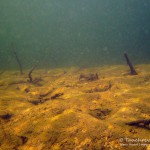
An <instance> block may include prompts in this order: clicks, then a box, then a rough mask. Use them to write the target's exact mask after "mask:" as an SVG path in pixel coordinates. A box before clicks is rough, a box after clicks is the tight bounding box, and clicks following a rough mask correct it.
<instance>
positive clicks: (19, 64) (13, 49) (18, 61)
mask: <svg viewBox="0 0 150 150" xmlns="http://www.w3.org/2000/svg"><path fill="white" fill-rule="evenodd" d="M12 51H13V54H14V56H15V58H16V61H17V63H18V66H19V70H20V74H21V75H22V74H23V71H22V65H21V62H20V59H19V57H18V55H17V53H16V50H15V46H14V44H12Z"/></svg>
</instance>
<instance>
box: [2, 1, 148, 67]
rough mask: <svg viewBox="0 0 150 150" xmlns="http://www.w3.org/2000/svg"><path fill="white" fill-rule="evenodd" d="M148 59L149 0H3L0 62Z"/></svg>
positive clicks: (80, 62) (49, 63) (56, 64)
mask: <svg viewBox="0 0 150 150" xmlns="http://www.w3.org/2000/svg"><path fill="white" fill-rule="evenodd" d="M12 44H13V45H14V46H15V51H16V53H17V54H18V56H19V58H20V60H21V62H22V64H23V67H24V68H29V67H31V66H32V65H33V64H34V63H35V62H36V61H40V67H42V68H45V67H64V66H65V67H66V66H94V65H110V64H125V60H124V58H123V53H124V51H126V52H127V53H128V55H129V56H130V58H131V59H132V60H133V62H134V63H135V64H145V63H150V1H149V0H42V1H41V0H13V1H10V0H1V1H0V67H1V68H3V69H11V68H17V63H16V60H15V57H14V54H13V51H12Z"/></svg>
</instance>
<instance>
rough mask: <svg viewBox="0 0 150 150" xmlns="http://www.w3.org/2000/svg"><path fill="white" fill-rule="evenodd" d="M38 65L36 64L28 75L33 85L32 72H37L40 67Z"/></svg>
mask: <svg viewBox="0 0 150 150" xmlns="http://www.w3.org/2000/svg"><path fill="white" fill-rule="evenodd" d="M38 64H39V63H36V64H35V65H34V66H33V67H32V69H31V70H30V71H29V73H28V77H29V82H31V83H33V78H32V72H33V71H34V70H35V68H36V67H37V66H38Z"/></svg>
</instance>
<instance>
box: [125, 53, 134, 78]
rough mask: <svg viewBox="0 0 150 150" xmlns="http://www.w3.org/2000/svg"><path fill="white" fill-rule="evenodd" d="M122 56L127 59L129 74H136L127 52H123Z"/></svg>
mask: <svg viewBox="0 0 150 150" xmlns="http://www.w3.org/2000/svg"><path fill="white" fill-rule="evenodd" d="M124 57H125V59H126V61H127V64H128V66H129V68H130V74H131V75H137V72H136V71H135V69H134V67H133V65H132V63H131V61H130V59H129V57H128V55H127V53H124Z"/></svg>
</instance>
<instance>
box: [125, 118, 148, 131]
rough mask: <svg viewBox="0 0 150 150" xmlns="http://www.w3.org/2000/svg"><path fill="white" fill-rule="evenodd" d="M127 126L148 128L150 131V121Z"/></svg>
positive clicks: (141, 121)
mask: <svg viewBox="0 0 150 150" xmlns="http://www.w3.org/2000/svg"><path fill="white" fill-rule="evenodd" d="M126 125H129V126H137V127H143V128H146V129H150V127H149V125H150V119H147V120H137V121H132V122H127V123H126Z"/></svg>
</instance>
